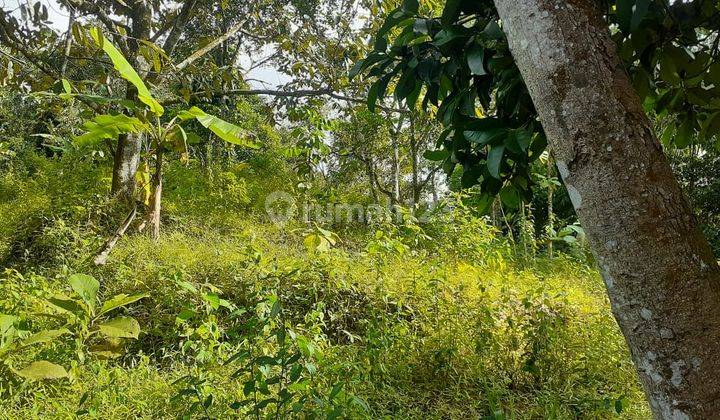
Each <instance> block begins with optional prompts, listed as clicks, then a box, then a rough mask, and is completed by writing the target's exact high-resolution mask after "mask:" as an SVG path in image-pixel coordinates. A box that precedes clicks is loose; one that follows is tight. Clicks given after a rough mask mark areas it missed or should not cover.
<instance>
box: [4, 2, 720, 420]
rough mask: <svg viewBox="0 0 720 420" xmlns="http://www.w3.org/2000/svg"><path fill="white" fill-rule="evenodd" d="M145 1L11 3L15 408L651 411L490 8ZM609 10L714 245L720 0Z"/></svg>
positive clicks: (211, 412) (140, 413)
mask: <svg viewBox="0 0 720 420" xmlns="http://www.w3.org/2000/svg"><path fill="white" fill-rule="evenodd" d="M130 3H131V6H128V5H127V4H125V2H123V1H116V0H102V1H96V2H85V1H78V0H58V4H59V7H60V8H61V9H62V10H63V11H65V10H66V11H68V13H69V16H70V21H69V22H68V25H67V28H60V29H58V28H57V25H56V24H55V23H53V22H52V19H51V18H50V16H49V12H48V8H47V7H46V5H45V3H44V2H38V3H37V5H34V6H33V7H28V6H27V5H24V4H19V3H18V8H17V9H12V10H6V8H5V7H3V8H2V9H0V41H2V42H0V418H8V419H25V418H76V417H77V418H108V419H116V418H127V417H133V418H135V417H138V418H152V419H155V418H183V419H191V418H203V419H210V418H213V419H214V418H218V419H220V418H257V419H259V418H275V419H281V418H328V419H334V418H437V419H445V418H454V419H455V418H457V419H464V418H481V419H494V420H500V419H511V418H522V419H525V418H533V419H535V418H538V419H539V418H553V419H566V418H628V419H645V418H649V417H650V408H649V407H648V405H647V403H646V399H645V397H644V394H643V391H642V388H641V385H640V383H639V381H638V375H637V371H636V368H634V367H633V364H632V361H631V357H630V354H629V351H628V347H627V345H626V342H625V340H624V338H623V335H622V334H621V333H620V330H619V328H618V325H617V323H616V321H615V319H614V318H613V316H612V313H611V310H610V303H609V301H608V297H607V294H606V289H605V285H604V284H603V281H602V279H601V278H600V275H599V274H598V272H597V270H596V268H595V266H596V265H595V261H594V260H593V256H592V254H591V252H590V250H589V248H588V246H587V244H586V239H585V231H584V229H583V227H582V226H581V225H580V223H579V221H578V219H577V217H576V215H575V211H574V209H573V204H572V203H571V201H570V198H569V196H568V194H567V193H566V191H565V188H564V184H563V181H562V180H561V179H560V177H559V174H558V170H556V168H555V162H554V158H553V156H552V155H551V153H550V152H549V151H547V150H545V148H546V138H545V134H544V131H543V127H542V126H541V124H540V121H539V119H538V118H537V112H536V111H535V108H534V105H533V102H532V99H531V98H530V96H529V94H528V92H527V91H526V88H525V84H524V81H523V79H522V77H521V74H520V72H519V70H518V68H517V66H516V64H515V62H514V61H513V58H512V54H511V52H510V50H509V47H508V44H507V39H506V35H505V34H504V32H503V31H502V27H501V22H499V20H498V19H499V18H498V16H497V10H496V9H495V6H494V4H493V3H492V2H490V1H480V2H472V1H470V0H448V1H441V2H435V1H432V0H428V1H422V2H417V1H414V0H402V1H401V0H388V1H380V2H377V1H374V0H373V1H370V0H354V1H344V0H314V1H310V2H302V1H291V2H289V4H286V3H288V2H279V1H273V0H262V1H243V0H228V1H223V2H203V1H191V0H187V1H180V2H165V1H161V0H153V1H134V0H133V1H132V2H130ZM606 3H607V4H605V5H606V6H607V7H606V8H605V9H607V10H606V11H605V12H604V14H603V18H604V19H606V20H607V22H608V26H609V27H610V29H611V31H612V33H613V41H614V42H615V43H616V44H617V45H618V47H619V48H620V51H621V55H622V57H621V58H622V60H624V62H625V64H626V65H627V66H628V68H629V71H630V73H631V77H632V81H633V83H634V84H635V85H637V86H635V89H636V90H638V93H639V94H640V96H641V97H642V98H643V99H644V106H645V108H646V111H647V112H649V113H650V114H651V117H652V118H653V122H654V124H655V129H656V130H655V131H657V133H665V135H663V136H662V140H663V147H665V148H666V150H667V152H668V156H669V158H670V161H671V163H672V165H673V167H674V169H675V172H676V173H677V175H678V178H679V180H680V182H681V184H682V185H683V186H684V187H685V188H686V190H687V192H688V195H689V196H690V197H691V199H692V204H693V205H694V207H695V210H696V213H698V214H699V215H700V216H701V220H700V221H701V224H702V227H703V229H704V231H705V233H706V235H707V236H708V238H709V239H710V241H711V243H712V245H713V246H714V248H716V250H717V249H720V235H718V231H720V230H719V229H718V225H719V223H720V222H718V220H720V216H719V215H720V209H718V208H717V202H718V200H716V199H715V197H716V196H717V195H718V193H717V191H719V189H718V185H717V182H716V181H715V178H716V176H715V175H714V173H715V172H716V171H715V167H716V166H717V161H718V159H717V144H716V133H717V132H718V130H720V125H719V124H718V121H720V119H718V115H717V114H718V113H717V112H716V109H715V107H716V102H717V101H716V100H714V99H713V98H712V95H715V94H716V93H717V92H715V91H716V90H717V89H718V88H717V87H714V85H713V87H709V86H710V85H711V82H714V81H716V80H718V74H720V73H719V72H718V66H717V63H716V55H717V50H718V37H717V35H716V34H715V33H714V32H713V31H714V29H713V28H714V26H713V25H715V22H716V21H717V19H716V18H717V16H718V13H720V12H719V11H718V8H717V7H712V6H711V5H710V3H711V2H704V1H701V0H696V1H693V2H674V3H667V4H666V2H664V1H662V0H653V1H637V2H636V1H630V0H628V1H625V0H623V1H620V0H618V1H610V2H606ZM709 5H710V6H709ZM605 9H603V10H605ZM662 25H665V26H663V27H666V29H667V28H671V29H672V30H670V29H667V31H666V32H667V35H668V36H655V35H658V34H662V33H663V32H662V31H661V30H660V29H657V28H659V27H661V26H662ZM63 31H66V32H63ZM698 35H702V37H699V36H698ZM676 44H677V45H676ZM681 44H682V45H683V46H682V47H680V46H679V45H681ZM261 53H262V54H265V53H267V56H264V57H260V56H259V55H262V54H261ZM690 55H693V56H695V57H696V61H697V62H690V61H689V60H688V57H690ZM269 67H270V68H272V70H271V71H270V74H271V75H274V76H279V75H282V77H283V78H289V79H290V81H288V82H287V83H285V84H284V86H281V87H276V89H269V88H268V86H267V83H265V82H264V81H258V80H257V79H256V78H255V77H257V74H256V71H257V69H265V70H267V69H268V68H269ZM268 97H270V98H273V99H272V100H269V99H268ZM368 108H369V109H368ZM687 109H691V110H692V111H691V112H690V113H687V112H686V110H687ZM685 114H687V115H685ZM659 147H660V146H658V148H659ZM128 212H129V213H128ZM161 232H162V233H161ZM596 251H597V249H596ZM601 257H602V255H601ZM688 360H689V359H688ZM641 373H642V372H641ZM671 373H673V372H671Z"/></svg>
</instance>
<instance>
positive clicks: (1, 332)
mask: <svg viewBox="0 0 720 420" xmlns="http://www.w3.org/2000/svg"><path fill="white" fill-rule="evenodd" d="M17 319H18V318H17V317H16V316H14V315H7V314H0V336H5V335H6V334H7V333H8V331H10V329H11V328H12V327H13V325H15V321H17Z"/></svg>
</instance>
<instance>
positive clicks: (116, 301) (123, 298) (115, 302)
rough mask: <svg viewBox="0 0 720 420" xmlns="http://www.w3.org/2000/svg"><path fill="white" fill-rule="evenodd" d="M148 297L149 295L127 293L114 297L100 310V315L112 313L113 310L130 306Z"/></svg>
mask: <svg viewBox="0 0 720 420" xmlns="http://www.w3.org/2000/svg"><path fill="white" fill-rule="evenodd" d="M148 296H149V295H148V294H146V293H141V294H137V295H126V294H125V293H121V294H119V295H116V296H113V298H112V299H110V300H108V301H105V302H104V303H103V305H102V308H101V309H100V315H102V314H105V313H107V312H110V311H112V310H113V309H117V308H120V307H122V306H125V305H129V304H131V303H133V302H137V301H138V300H140V299H142V298H145V297H148Z"/></svg>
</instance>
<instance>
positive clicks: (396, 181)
mask: <svg viewBox="0 0 720 420" xmlns="http://www.w3.org/2000/svg"><path fill="white" fill-rule="evenodd" d="M403 117H404V116H403V115H402V114H400V116H399V117H398V123H397V127H396V128H395V133H394V134H393V138H392V148H393V162H392V164H393V194H394V195H395V202H396V203H399V202H400V141H399V140H400V133H401V132H402V125H403V119H404V118H403Z"/></svg>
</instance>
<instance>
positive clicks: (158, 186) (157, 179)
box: [149, 145, 163, 241]
mask: <svg viewBox="0 0 720 420" xmlns="http://www.w3.org/2000/svg"><path fill="white" fill-rule="evenodd" d="M162 160H163V148H162V146H161V145H157V152H155V173H154V174H153V182H152V186H153V193H152V197H150V216H149V221H150V228H151V231H150V232H151V235H152V238H153V240H155V241H157V240H158V239H160V209H161V203H162V187H163V185H162V184H163V179H162V177H163V175H162Z"/></svg>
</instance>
